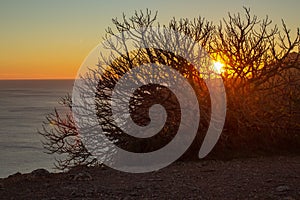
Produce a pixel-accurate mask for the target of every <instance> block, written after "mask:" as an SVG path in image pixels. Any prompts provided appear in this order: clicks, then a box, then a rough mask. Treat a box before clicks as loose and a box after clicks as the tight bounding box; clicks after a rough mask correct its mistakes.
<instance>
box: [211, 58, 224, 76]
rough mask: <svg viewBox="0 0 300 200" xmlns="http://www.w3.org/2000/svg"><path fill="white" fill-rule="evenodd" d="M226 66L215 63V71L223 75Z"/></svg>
mask: <svg viewBox="0 0 300 200" xmlns="http://www.w3.org/2000/svg"><path fill="white" fill-rule="evenodd" d="M223 67H224V64H223V63H221V62H218V61H214V63H213V70H214V71H215V72H216V73H218V74H221V73H222V72H224V68H223Z"/></svg>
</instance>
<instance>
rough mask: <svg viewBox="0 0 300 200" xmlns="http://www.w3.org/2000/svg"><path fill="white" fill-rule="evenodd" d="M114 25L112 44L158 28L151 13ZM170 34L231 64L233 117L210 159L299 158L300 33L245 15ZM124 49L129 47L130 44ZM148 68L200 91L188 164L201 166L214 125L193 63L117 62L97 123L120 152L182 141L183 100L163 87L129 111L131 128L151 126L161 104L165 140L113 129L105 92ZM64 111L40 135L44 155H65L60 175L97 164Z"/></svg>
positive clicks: (104, 81)
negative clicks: (169, 71)
mask: <svg viewBox="0 0 300 200" xmlns="http://www.w3.org/2000/svg"><path fill="white" fill-rule="evenodd" d="M113 23H114V25H115V28H114V29H111V28H109V29H107V37H109V36H110V35H116V34H118V33H120V32H122V31H130V30H132V29H135V30H138V27H151V26H156V25H157V24H155V23H156V14H154V15H153V14H152V13H151V12H149V11H148V10H147V11H146V12H137V13H136V14H135V15H134V16H132V17H131V18H127V17H125V15H124V16H123V18H122V19H121V20H118V19H114V20H113ZM166 27H167V28H169V29H172V30H174V31H178V32H183V33H184V34H186V35H188V36H189V37H191V38H193V39H194V40H195V42H196V43H199V44H201V46H202V47H203V48H204V49H205V50H206V52H208V53H209V55H211V57H212V58H213V59H215V60H218V61H221V62H222V63H224V64H225V66H224V68H225V72H224V73H223V74H222V78H223V81H224V84H225V88H226V94H227V117H226V122H225V126H224V130H223V132H222V135H221V138H220V140H219V142H218V144H217V146H216V147H215V149H214V151H213V152H212V154H211V156H224V154H225V153H227V154H228V151H229V152H231V153H232V152H240V151H245V152H248V153H253V152H255V153H258V152H261V151H263V152H274V151H275V152H277V151H290V152H297V153H299V146H300V135H299V134H300V124H299V121H300V113H299V110H300V94H299V93H300V90H299V88H300V70H299V69H300V58H299V53H296V52H299V50H300V33H299V30H298V32H297V33H296V34H294V36H293V37H292V36H291V33H290V30H289V29H288V28H287V27H286V25H285V23H284V22H282V26H281V27H282V28H278V27H277V26H276V25H275V26H274V25H273V24H272V23H271V21H270V20H269V19H268V18H265V19H262V20H260V19H258V18H257V17H256V16H252V15H251V13H250V10H249V9H246V8H245V10H244V14H243V16H242V15H240V14H237V15H231V14H229V17H228V18H224V19H223V21H221V22H220V24H219V25H215V24H214V23H212V22H208V21H206V20H205V19H204V18H201V17H199V18H195V19H192V20H189V19H179V20H177V19H173V20H171V22H170V23H169V24H168V25H167V26H166ZM141 34H142V33H141ZM139 36H141V35H132V37H139ZM166 38H167V36H166ZM120 42H121V44H122V45H124V46H126V42H123V43H122V41H120ZM151 42H153V41H151ZM156 42H160V45H168V44H169V43H168V42H162V41H156ZM108 45H109V46H108V47H109V48H110V49H111V51H115V52H116V51H117V50H118V49H117V47H116V46H114V44H108ZM187 48H188V47H187ZM188 50H189V49H184V51H188ZM293 52H294V53H293ZM143 63H160V64H165V65H169V66H171V67H172V68H173V69H176V70H177V71H179V72H180V73H181V74H182V75H183V76H184V77H186V79H187V80H188V81H189V83H190V84H191V85H192V87H193V89H194V90H195V91H196V93H197V97H198V101H199V105H200V111H201V120H200V124H199V131H198V135H197V137H196V139H195V141H194V143H193V144H192V146H191V147H190V148H189V150H188V151H187V152H186V153H185V154H184V155H183V157H182V159H195V158H197V155H198V151H199V148H200V145H201V143H202V140H203V136H204V134H205V132H206V130H207V126H208V123H209V120H210V98H209V93H208V91H207V87H206V85H205V83H204V81H203V79H202V78H201V76H199V72H197V70H195V69H194V67H193V66H192V65H191V64H190V63H189V62H188V61H187V60H185V59H184V58H182V57H180V56H176V55H174V54H172V53H170V52H166V51H162V50H160V49H151V48H150V49H149V48H144V49H143V48H141V49H137V50H136V51H134V52H128V54H126V55H124V54H122V55H119V57H116V58H115V59H114V62H113V63H112V64H111V66H110V67H111V71H108V72H106V73H104V74H103V77H102V78H101V79H100V80H99V82H98V91H97V93H96V99H97V103H98V105H99V106H97V111H98V117H99V123H100V124H101V125H102V127H104V130H105V133H106V134H107V136H108V137H109V138H110V139H111V140H113V141H115V144H116V145H118V146H120V147H122V148H124V149H127V150H130V151H134V152H148V151H153V150H155V149H158V148H160V147H161V146H164V145H165V144H166V143H167V142H168V141H170V140H171V139H172V138H173V136H174V135H175V134H176V131H177V129H178V126H179V124H178V118H179V117H180V112H179V110H178V102H177V99H176V97H175V96H174V94H172V92H170V90H168V89H167V88H164V87H162V86H159V85H146V86H143V87H141V88H140V89H138V90H137V91H136V92H135V93H134V95H133V96H132V98H131V107H130V109H131V115H132V118H133V120H134V121H135V122H136V123H137V124H140V125H143V124H147V123H148V122H149V116H147V113H148V109H149V107H150V106H151V105H153V104H154V103H160V104H162V105H163V106H164V107H165V108H166V110H167V113H168V118H167V123H166V124H165V127H164V128H163V130H162V131H161V132H160V133H159V134H157V135H156V136H153V137H151V138H149V139H136V138H134V137H132V136H128V135H126V134H125V133H124V132H123V131H122V130H121V129H120V128H119V127H117V126H116V125H115V124H114V123H113V119H112V118H111V110H110V107H109V103H108V100H110V98H111V96H110V93H107V92H103V91H108V90H111V89H113V87H114V85H115V84H116V83H117V81H118V77H122V75H124V74H125V73H126V72H127V71H128V70H129V69H132V68H134V67H135V66H138V65H140V64H143ZM100 69H101V65H100V64H99V70H100ZM92 73H96V72H92ZM92 75H93V74H92ZM116 75H117V76H116ZM124 95H125V94H124ZM62 104H63V105H65V106H66V107H68V108H69V113H68V114H67V115H65V114H64V113H60V112H58V111H55V112H54V113H52V114H50V115H48V116H47V119H46V121H45V124H44V129H43V130H42V131H40V134H42V135H43V136H44V137H45V143H44V147H45V148H46V149H47V150H48V153H51V154H62V155H64V157H63V158H62V159H61V160H58V161H57V163H56V166H57V168H59V169H69V168H72V167H74V166H76V165H94V164H96V163H97V161H96V160H95V159H93V158H92V156H91V154H90V153H89V152H88V151H87V149H86V148H85V147H84V145H83V144H82V142H81V141H80V139H79V137H78V134H79V133H78V131H77V129H76V127H75V124H74V121H73V118H72V102H71V97H70V96H66V97H64V98H63V99H62ZM49 124H50V125H49ZM224 152H225V153H224ZM111 153H113V150H112V152H111ZM104 155H105V153H104Z"/></svg>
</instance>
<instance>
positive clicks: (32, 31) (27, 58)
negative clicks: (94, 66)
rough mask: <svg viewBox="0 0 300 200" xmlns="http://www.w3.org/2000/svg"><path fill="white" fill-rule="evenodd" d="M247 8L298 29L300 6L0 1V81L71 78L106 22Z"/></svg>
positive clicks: (275, 0) (186, 0)
mask: <svg viewBox="0 0 300 200" xmlns="http://www.w3.org/2000/svg"><path fill="white" fill-rule="evenodd" d="M242 6H246V7H250V8H251V11H252V13H254V14H256V15H257V16H259V17H265V16H266V15H268V16H269V18H270V19H272V20H273V22H274V24H275V23H276V24H280V23H281V21H280V20H281V18H283V19H285V21H286V23H287V25H288V27H289V28H291V29H292V31H293V32H295V31H296V28H297V27H300V17H299V9H300V1H299V0H269V1H267V0H262V1H258V0H243V1H242V0H226V1H221V0H220V1H217V0H205V1H201V0H180V1H179V0H165V1H163V0H152V1H150V0H147V1H143V0H127V1H125V0H119V1H116V0H109V1H104V0H90V1H89V0H85V1H83V0H47V1H46V0H26V1H25V0H18V1H17V0H6V1H5V0H0V25H1V28H0V30H1V31H0V53H1V54H0V79H53V78H55V79H59V78H74V77H75V75H76V72H77V70H78V69H79V67H80V65H81V63H82V62H83V60H84V58H85V57H86V56H87V55H88V53H89V52H90V51H91V50H92V49H93V48H94V47H95V46H96V45H97V44H98V43H99V42H100V41H101V39H102V36H104V30H105V28H107V27H108V26H112V23H111V19H112V18H115V17H118V18H120V17H121V16H122V13H123V12H124V13H125V14H126V15H127V16H130V15H131V14H133V13H134V11H135V10H140V9H146V8H149V9H151V10H153V11H155V10H157V11H158V12H159V13H158V21H159V22H160V23H162V24H164V23H167V22H168V21H169V20H170V19H171V18H172V17H176V18H181V17H183V18H186V17H187V18H194V17H198V16H199V15H200V16H202V17H205V18H206V19H208V20H210V21H214V22H218V21H219V20H220V19H222V18H223V17H226V16H227V13H228V12H232V13H236V12H242V11H243V10H242Z"/></svg>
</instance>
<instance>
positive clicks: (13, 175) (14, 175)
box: [8, 172, 22, 178]
mask: <svg viewBox="0 0 300 200" xmlns="http://www.w3.org/2000/svg"><path fill="white" fill-rule="evenodd" d="M21 175H22V174H21V173H20V172H17V173H15V174H12V175H9V176H8V178H13V177H18V176H21Z"/></svg>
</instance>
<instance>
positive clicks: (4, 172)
mask: <svg viewBox="0 0 300 200" xmlns="http://www.w3.org/2000/svg"><path fill="white" fill-rule="evenodd" d="M72 87H73V81H72V80H34V81H32V80H30V81H29V80H28V81H23V80H22V81H0V177H6V176H8V175H10V174H13V173H16V172H21V173H26V172H31V171H32V170H34V169H37V168H46V169H48V170H51V171H53V162H54V158H53V156H51V155H48V154H45V153H44V149H43V147H42V143H41V140H42V139H43V138H42V137H41V136H40V135H39V134H38V133H37V130H38V129H41V127H42V126H41V125H42V122H43V121H44V120H45V116H46V114H47V113H50V112H52V111H53V108H54V107H59V104H58V100H59V98H60V97H62V96H64V95H66V94H67V93H71V91H72Z"/></svg>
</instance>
